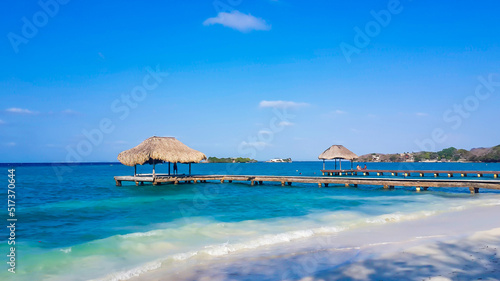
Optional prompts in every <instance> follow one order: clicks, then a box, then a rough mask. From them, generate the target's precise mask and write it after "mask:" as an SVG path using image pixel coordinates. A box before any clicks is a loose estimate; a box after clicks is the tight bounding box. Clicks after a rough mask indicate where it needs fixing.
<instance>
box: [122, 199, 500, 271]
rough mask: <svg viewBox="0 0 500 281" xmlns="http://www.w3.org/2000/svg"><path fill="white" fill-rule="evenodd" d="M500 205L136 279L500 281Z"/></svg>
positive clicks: (190, 265)
mask: <svg viewBox="0 0 500 281" xmlns="http://www.w3.org/2000/svg"><path fill="white" fill-rule="evenodd" d="M499 212H500V206H498V205H496V206H487V207H477V208H473V209H467V210H459V211H456V212H447V213H443V214H439V215H436V216H430V217H428V218H424V219H418V220H411V221H405V222H394V221H391V220H390V219H388V220H387V223H386V224H383V225H378V226H373V227H364V228H359V229H353V230H350V231H345V232H340V233H338V234H337V235H331V236H318V237H313V238H310V239H302V240H299V241H294V242H293V243H287V244H286V245H277V246H272V247H267V248H265V249H259V250H258V252H256V251H255V250H252V251H246V252H242V253H234V254H231V255H227V256H225V257H222V258H216V259H205V258H203V257H199V258H196V259H192V260H190V262H189V263H185V264H184V265H178V266H177V267H176V268H175V269H171V268H170V269H163V268H160V269H158V270H154V271H150V272H148V273H145V274H143V275H140V276H138V277H136V278H133V279H132V280H257V279H260V280H303V281H306V280H307V281H309V280H500V270H499V266H498V262H499V258H498V255H499V254H500V228H499V227H498V226H500V217H499V216H497V215H495V214H498V213H499Z"/></svg>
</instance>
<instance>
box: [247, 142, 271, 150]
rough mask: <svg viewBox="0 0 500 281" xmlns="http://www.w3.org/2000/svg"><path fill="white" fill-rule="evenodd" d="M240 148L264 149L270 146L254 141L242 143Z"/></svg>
mask: <svg viewBox="0 0 500 281" xmlns="http://www.w3.org/2000/svg"><path fill="white" fill-rule="evenodd" d="M241 146H251V147H255V148H260V149H262V148H264V147H267V146H271V144H269V143H267V142H264V141H255V142H246V141H242V142H241Z"/></svg>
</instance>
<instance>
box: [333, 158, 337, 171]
mask: <svg viewBox="0 0 500 281" xmlns="http://www.w3.org/2000/svg"><path fill="white" fill-rule="evenodd" d="M333 161H335V170H337V159H333Z"/></svg>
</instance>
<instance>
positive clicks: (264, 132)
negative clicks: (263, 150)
mask: <svg viewBox="0 0 500 281" xmlns="http://www.w3.org/2000/svg"><path fill="white" fill-rule="evenodd" d="M272 133H273V132H271V131H269V130H260V131H259V132H258V133H257V134H259V135H261V134H272Z"/></svg>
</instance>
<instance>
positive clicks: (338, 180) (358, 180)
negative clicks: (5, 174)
mask: <svg viewBox="0 0 500 281" xmlns="http://www.w3.org/2000/svg"><path fill="white" fill-rule="evenodd" d="M324 171H326V170H324ZM356 172H357V173H359V172H368V173H370V172H373V171H369V170H366V171H356ZM379 172H381V171H379ZM384 172H385V171H383V172H381V173H384ZM418 172H419V171H411V173H418ZM425 173H428V171H425ZM440 173H443V171H440ZM496 173H498V172H496ZM115 181H116V185H117V186H122V182H133V183H135V184H136V185H143V184H144V183H151V184H153V185H161V184H163V183H173V184H179V183H204V182H207V181H211V182H212V181H216V182H220V183H225V182H228V183H232V182H233V181H237V182H249V183H250V185H255V184H263V183H265V182H277V183H281V185H282V186H285V185H288V186H290V185H292V183H312V184H317V185H318V187H323V186H324V187H328V186H329V185H330V184H332V185H334V184H335V185H344V186H346V187H349V186H353V187H357V186H358V185H377V186H382V187H383V188H385V189H393V188H394V187H396V186H401V187H415V189H416V190H417V191H421V190H427V189H428V188H429V187H444V188H455V187H466V188H469V190H470V192H471V193H472V194H475V193H478V192H479V189H480V188H486V189H496V190H500V180H496V179H480V178H476V179H466V178H460V179H451V178H442V179H436V178H427V179H426V178H380V177H378V178H377V177H360V176H351V177H347V176H346V177H332V176H318V177H309V176H261V175H161V174H156V175H155V176H153V175H152V174H141V175H136V176H116V177H115Z"/></svg>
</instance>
